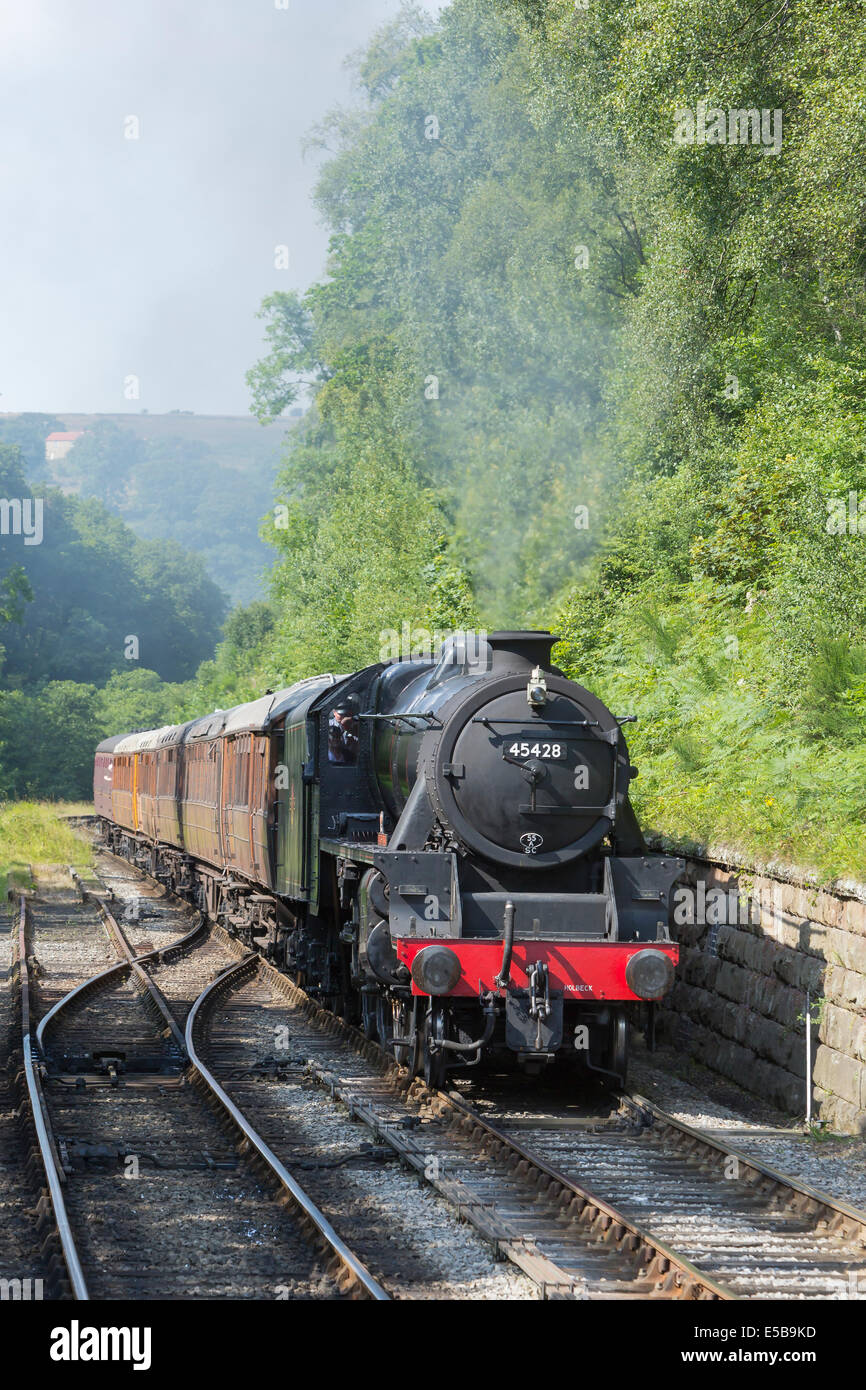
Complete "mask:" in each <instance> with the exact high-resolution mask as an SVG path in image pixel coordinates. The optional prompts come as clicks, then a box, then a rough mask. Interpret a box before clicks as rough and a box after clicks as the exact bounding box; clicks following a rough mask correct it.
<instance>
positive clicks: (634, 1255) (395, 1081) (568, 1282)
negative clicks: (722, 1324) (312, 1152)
mask: <svg viewBox="0 0 866 1390" xmlns="http://www.w3.org/2000/svg"><path fill="white" fill-rule="evenodd" d="M269 995H270V996H271V997H272V998H273V997H276V998H278V999H279V1000H281V1003H282V1010H281V1014H280V1016H281V1017H282V1019H283V1020H284V1031H285V1038H284V1044H283V1056H282V1057H281V1058H279V1057H275V1056H273V1055H271V1056H262V1057H261V1058H260V1066H261V1068H262V1070H265V1069H268V1068H271V1069H277V1068H281V1069H282V1072H283V1074H284V1076H286V1077H289V1076H291V1075H292V1074H294V1077H295V1078H296V1079H298V1078H300V1077H302V1076H306V1077H307V1078H309V1079H311V1080H313V1081H314V1082H316V1083H317V1084H318V1085H319V1086H320V1087H322V1088H323V1089H324V1090H325V1091H326V1092H328V1093H329V1094H330V1095H331V1096H332V1098H334V1099H337V1100H339V1101H341V1102H343V1104H344V1105H345V1106H346V1108H347V1110H348V1112H349V1114H350V1116H351V1117H352V1118H354V1119H355V1120H356V1121H361V1122H363V1123H364V1124H365V1125H366V1126H367V1127H368V1129H369V1130H370V1132H371V1133H372V1135H373V1136H374V1138H375V1140H376V1142H377V1143H378V1144H380V1145H382V1146H385V1147H387V1148H389V1149H391V1150H392V1151H393V1152H394V1153H395V1154H396V1155H397V1156H398V1157H399V1158H400V1160H401V1161H402V1162H403V1163H404V1164H405V1165H406V1166H407V1167H408V1168H410V1169H411V1170H413V1171H414V1172H415V1173H416V1174H418V1175H419V1176H421V1177H422V1178H423V1179H425V1180H426V1181H427V1182H428V1183H429V1184H430V1185H431V1187H432V1188H433V1189H434V1190H435V1191H436V1192H437V1193H438V1194H439V1195H440V1196H441V1197H443V1198H444V1199H445V1201H446V1202H447V1203H449V1204H450V1205H451V1206H452V1207H453V1208H454V1209H455V1210H456V1211H457V1212H458V1214H459V1216H460V1217H461V1219H463V1220H464V1221H466V1222H468V1223H470V1224H471V1225H472V1226H473V1227H474V1228H475V1229H476V1231H478V1232H479V1234H480V1235H481V1236H482V1237H483V1238H484V1239H485V1240H486V1241H488V1242H489V1243H490V1244H491V1245H492V1246H493V1247H494V1248H495V1250H496V1252H497V1254H498V1255H499V1257H500V1258H503V1259H506V1260H508V1261H510V1262H511V1263H512V1264H514V1265H515V1266H516V1267H517V1268H519V1269H520V1270H522V1271H523V1273H524V1274H525V1275H527V1276H528V1277H529V1278H530V1279H531V1280H532V1281H533V1283H534V1284H535V1285H536V1287H537V1289H538V1291H539V1294H540V1295H541V1296H542V1297H545V1298H551V1299H592V1298H604V1299H611V1298H641V1299H642V1298H656V1299H677V1298H695V1299H703V1298H724V1297H727V1296H728V1294H727V1293H726V1291H725V1290H723V1289H722V1288H721V1287H720V1286H718V1285H716V1283H715V1282H714V1281H713V1280H712V1279H711V1278H709V1277H708V1276H706V1275H704V1274H702V1273H701V1272H699V1271H698V1270H697V1269H695V1268H694V1267H693V1266H692V1265H691V1264H690V1262H689V1261H688V1260H686V1259H684V1258H683V1257H682V1256H680V1255H679V1254H678V1253H677V1252H675V1251H674V1250H672V1249H670V1248H668V1247H666V1246H665V1245H664V1244H663V1243H662V1242H660V1241H659V1240H656V1239H654V1238H653V1237H652V1236H651V1235H650V1234H649V1232H647V1231H646V1230H645V1229H643V1228H642V1227H641V1226H639V1225H638V1223H636V1222H635V1221H633V1220H630V1219H628V1218H626V1217H625V1216H624V1215H623V1214H622V1213H621V1212H619V1211H618V1210H616V1209H615V1208H613V1207H612V1206H611V1205H610V1204H609V1203H607V1202H605V1201H602V1200H599V1199H596V1198H595V1197H594V1196H593V1194H591V1193H589V1192H587V1191H586V1190H585V1189H583V1188H582V1187H581V1186H579V1185H578V1184H577V1183H575V1182H573V1181H567V1180H564V1179H561V1178H554V1177H552V1176H551V1175H550V1174H549V1173H548V1172H547V1171H546V1170H545V1168H544V1165H542V1164H540V1162H539V1161H537V1160H536V1159H534V1158H533V1157H532V1156H527V1155H525V1154H524V1153H523V1152H521V1151H519V1150H518V1148H517V1146H516V1145H515V1144H513V1143H512V1141H510V1140H509V1139H508V1138H507V1137H506V1136H504V1135H502V1134H499V1133H497V1132H496V1131H495V1130H493V1129H492V1127H490V1126H488V1125H487V1124H486V1123H485V1122H484V1121H482V1120H481V1119H480V1118H479V1117H478V1116H475V1115H473V1114H471V1112H470V1111H469V1110H468V1109H467V1107H465V1106H463V1105H462V1104H461V1103H460V1102H457V1101H456V1100H455V1099H454V1098H453V1097H451V1096H448V1095H444V1094H442V1093H439V1092H431V1091H428V1090H427V1088H426V1087H424V1086H423V1085H422V1084H421V1083H419V1082H417V1081H413V1080H410V1078H409V1077H408V1076H407V1075H406V1073H405V1072H404V1071H401V1070H400V1069H399V1068H397V1067H396V1065H395V1064H394V1063H393V1062H392V1061H391V1059H390V1058H388V1057H387V1056H386V1054H385V1053H384V1052H383V1051H382V1049H380V1048H379V1047H378V1046H377V1045H376V1044H374V1043H371V1042H370V1041H369V1040H368V1039H366V1038H365V1037H364V1036H363V1034H361V1033H360V1032H359V1031H358V1030H356V1029H355V1028H353V1027H351V1026H350V1025H348V1024H346V1023H345V1022H344V1021H343V1020H341V1019H338V1018H336V1017H335V1016H334V1015H333V1014H330V1013H329V1012H327V1011H326V1010H323V1009H320V1008H319V1007H318V1006H317V1005H316V1004H314V1003H313V1002H312V1001H311V1000H310V999H309V998H308V997H307V996H306V995H305V994H304V993H303V991H301V990H300V989H298V988H297V987H296V986H295V985H293V984H292V983H291V981H289V980H288V979H287V978H286V977H285V976H284V975H282V974H280V972H278V971H276V970H275V969H273V967H271V966H270V965H268V964H266V963H265V962H263V961H262V960H261V959H259V958H258V957H255V956H253V957H250V958H248V959H247V960H244V961H241V962H239V963H238V964H237V965H236V966H235V967H234V968H233V969H231V970H230V971H227V972H226V973H225V974H224V975H223V976H222V977H221V978H220V980H219V981H218V982H217V983H216V985H215V986H214V987H213V989H212V991H211V1004H210V1007H211V1022H210V1026H209V1031H208V1035H207V1037H206V1039H205V1040H204V1041H203V1046H204V1047H205V1048H206V1050H207V1052H208V1055H209V1057H210V1058H211V1066H212V1068H213V1070H214V1072H215V1074H216V1075H217V1077H218V1078H220V1079H221V1081H222V1083H223V1085H224V1086H225V1087H226V1089H227V1090H229V1091H233V1092H235V1093H237V1094H238V1095H240V1096H242V1097H243V1098H244V1104H245V1106H246V1107H247V1108H248V1107H249V1106H250V1105H253V1104H255V1099H254V1098H253V1097H252V1096H251V1087H253V1086H255V1084H256V1083H255V1081H254V1079H253V1078H252V1077H251V1076H250V1072H249V1065H248V1063H245V1065H244V1066H243V1068H242V1069H241V1070H238V1060H239V1049H238V1043H237V1034H238V1029H237V1028H234V1029H232V1027H231V1025H229V1026H228V1027H226V1023H225V1020H226V1018H227V1017H228V1016H230V1015H231V1014H232V1012H235V1011H243V1012H244V1013H245V1014H246V1015H247V1017H249V1016H250V1015H251V1014H253V1013H254V1012H255V1011H256V1010H261V1009H262V1007H263V1004H264V1003H265V1000H266V999H267V997H268V996H269ZM240 1031H241V1032H243V1029H241V1030H240ZM260 1103H261V1102H260ZM263 1104H264V1105H265V1106H267V1105H268V1102H267V1101H265V1102H263ZM269 1118H270V1123H271V1124H272V1125H273V1123H274V1120H275V1118H276V1115H275V1112H274V1111H273V1110H271V1112H270V1117H269ZM288 1123H289V1124H291V1121H290V1120H289V1121H288Z"/></svg>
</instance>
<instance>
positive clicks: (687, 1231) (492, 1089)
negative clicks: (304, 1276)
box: [127, 927, 866, 1300]
mask: <svg viewBox="0 0 866 1390" xmlns="http://www.w3.org/2000/svg"><path fill="white" fill-rule="evenodd" d="M150 944H151V943H150V941H149V940H148V939H147V937H146V935H145V937H144V938H142V939H140V940H139V942H138V947H137V948H138V949H140V947H141V946H142V945H150ZM156 955H157V956H158V957H159V961H160V964H159V970H160V982H161V984H164V987H165V989H166V994H167V995H168V996H169V999H170V1001H171V1004H170V1010H169V1012H170V1014H171V1016H172V1017H173V1018H174V1020H175V1023H176V1025H177V1027H178V1031H180V1027H181V1025H182V1026H183V1043H184V1052H185V1054H187V1055H188V1056H189V1062H190V1065H191V1069H192V1073H193V1075H194V1076H195V1079H196V1084H197V1086H198V1087H199V1088H200V1089H201V1090H202V1092H203V1093H208V1094H209V1095H210V1099H211V1103H212V1104H213V1103H216V1104H217V1105H218V1106H220V1107H221V1108H222V1111H223V1114H224V1116H225V1117H227V1118H228V1120H229V1121H234V1122H237V1119H238V1116H239V1115H240V1116H241V1117H243V1119H244V1120H245V1121H246V1123H247V1124H248V1125H249V1126H250V1128H251V1129H253V1128H254V1130H255V1135H256V1142H253V1143H252V1144H250V1142H249V1140H248V1139H247V1141H246V1143H247V1147H248V1148H251V1149H252V1151H253V1152H254V1153H255V1154H256V1157H257V1159H258V1160H259V1161H267V1160H272V1161H275V1162H276V1164H281V1165H282V1166H283V1167H284V1168H286V1169H287V1170H291V1172H292V1173H293V1174H294V1175H295V1176H296V1177H297V1175H298V1174H299V1173H302V1174H303V1182H304V1189H305V1191H306V1192H307V1194H308V1195H309V1196H310V1198H311V1200H313V1201H314V1202H315V1204H316V1205H317V1208H318V1209H319V1210H320V1211H321V1212H322V1213H323V1214H324V1218H325V1219H326V1220H329V1221H331V1222H332V1223H333V1226H334V1228H335V1229H336V1230H339V1231H340V1232H341V1234H342V1235H343V1238H344V1239H347V1240H349V1241H350V1242H351V1245H352V1248H353V1249H355V1250H356V1251H358V1254H359V1258H360V1259H361V1260H363V1261H364V1263H365V1265H367V1266H368V1267H369V1269H370V1270H372V1271H373V1272H374V1275H375V1277H376V1279H378V1280H379V1281H380V1282H381V1284H382V1286H383V1287H385V1288H387V1289H389V1291H393V1292H394V1295H395V1296H397V1297H419V1296H420V1297H424V1296H433V1297H436V1296H445V1297H453V1296H455V1295H454V1293H453V1282H454V1281H453V1280H451V1281H450V1282H451V1285H452V1287H449V1278H448V1270H447V1261H444V1262H443V1265H442V1268H441V1270H440V1271H439V1277H436V1276H435V1275H434V1276H433V1277H431V1274H430V1272H429V1269H427V1270H425V1268H424V1258H423V1256H422V1254H421V1253H420V1252H419V1251H418V1250H414V1251H413V1250H412V1249H411V1248H410V1245H411V1242H410V1240H409V1239H408V1231H407V1230H406V1229H403V1230H402V1231H401V1232H400V1236H401V1238H400V1239H395V1227H396V1226H399V1216H398V1207H399V1202H395V1201H394V1199H393V1192H392V1191H391V1190H389V1186H388V1185H389V1183H393V1181H394V1166H393V1164H392V1165H390V1166H389V1164H388V1158H389V1156H393V1157H394V1158H398V1159H399V1160H400V1162H401V1164H402V1165H403V1166H404V1168H405V1169H407V1170H408V1171H409V1172H410V1173H414V1174H416V1175H418V1176H420V1177H421V1178H423V1179H424V1181H425V1183H426V1184H427V1187H428V1190H429V1191H430V1192H432V1193H435V1194H436V1196H437V1198H439V1199H442V1200H443V1201H444V1202H445V1203H447V1204H449V1205H450V1207H451V1209H452V1210H453V1211H454V1212H455V1214H456V1215H457V1216H459V1218H460V1220H461V1221H463V1222H467V1223H469V1225H471V1227H472V1228H473V1229H474V1230H475V1231H476V1232H477V1233H478V1235H480V1236H481V1237H482V1238H483V1240H485V1241H486V1242H487V1243H488V1244H489V1245H490V1246H491V1247H493V1249H494V1250H495V1252H496V1254H497V1256H498V1257H499V1258H501V1259H504V1260H507V1261H509V1262H510V1263H511V1265H513V1266H514V1268H515V1270H519V1271H521V1273H522V1274H523V1275H524V1276H525V1277H526V1279H528V1280H531V1281H532V1283H533V1284H534V1286H535V1288H536V1290H537V1293H538V1294H539V1295H540V1296H542V1297H547V1298H567V1299H574V1298H579V1299H611V1298H620V1299H622V1298H626V1299H633V1298H640V1299H647V1298H648V1299H663V1300H664V1299H725V1300H728V1299H736V1298H746V1299H748V1298H778V1299H796V1298H800V1299H824V1298H844V1297H857V1296H858V1293H857V1292H856V1291H857V1290H858V1289H860V1288H862V1287H863V1284H864V1283H866V1213H864V1212H861V1211H858V1210H855V1209H854V1208H851V1207H847V1206H846V1205H845V1204H844V1203H842V1202H839V1201H837V1200H836V1199H834V1198H832V1197H829V1196H828V1195H827V1194H824V1193H820V1192H816V1191H813V1190H812V1189H809V1188H805V1187H804V1186H803V1185H802V1184H800V1183H798V1182H796V1181H795V1180H793V1179H790V1178H788V1177H787V1176H786V1175H784V1174H782V1173H777V1172H775V1171H773V1170H771V1169H769V1168H767V1167H766V1166H765V1165H763V1164H761V1163H760V1162H758V1161H757V1160H755V1159H754V1158H751V1157H747V1156H746V1155H744V1154H741V1153H739V1152H738V1151H737V1150H735V1149H732V1148H731V1147H730V1146H729V1145H727V1143H722V1142H719V1141H718V1140H716V1139H714V1138H713V1137H711V1136H709V1135H707V1134H705V1133H702V1132H699V1131H696V1130H691V1129H690V1128H689V1127H688V1126H686V1125H683V1124H682V1123H680V1122H679V1121H677V1120H675V1119H674V1118H673V1117H672V1116H669V1115H666V1114H665V1113H664V1112H663V1111H661V1110H659V1109H658V1108H657V1107H655V1106H654V1105H652V1104H651V1103H650V1102H648V1101H644V1100H643V1099H642V1098H640V1097H628V1096H623V1097H622V1098H620V1101H619V1103H618V1105H617V1104H616V1103H615V1104H614V1108H613V1110H612V1111H611V1107H610V1106H609V1105H608V1106H607V1107H605V1109H604V1111H603V1112H598V1113H594V1112H593V1109H592V1107H591V1106H587V1105H586V1104H584V1103H582V1102H580V1101H576V1102H575V1101H572V1102H563V1101H561V1100H559V1101H557V1102H555V1103H550V1098H549V1097H548V1096H546V1095H545V1094H544V1093H543V1092H541V1091H539V1093H538V1094H537V1095H536V1094H535V1093H533V1102H532V1105H533V1108H532V1110H531V1111H530V1112H527V1111H526V1110H525V1109H524V1110H521V1108H520V1105H519V1102H518V1103H515V1099H514V1096H513V1095H512V1096H511V1097H509V1095H508V1094H507V1089H506V1091H505V1092H503V1093H502V1094H499V1093H498V1092H497V1089H496V1086H495V1085H493V1084H492V1083H490V1082H484V1083H483V1084H481V1083H474V1084H472V1085H469V1086H467V1087H466V1088H465V1089H463V1090H462V1091H461V1092H457V1091H451V1092H449V1093H447V1094H445V1093H442V1092H435V1091H430V1090H428V1089H427V1088H426V1087H425V1086H424V1085H423V1084H421V1083H420V1082H419V1081H417V1080H412V1079H410V1078H409V1077H408V1076H407V1074H406V1073H405V1072H404V1071H402V1070H401V1069H399V1068H398V1067H396V1065H395V1064H394V1062H393V1060H392V1059H391V1057H390V1056H389V1055H388V1054H386V1053H385V1052H384V1051H383V1050H382V1049H380V1048H379V1047H378V1046H377V1045H376V1044H375V1043H372V1042H370V1041H369V1040H368V1039H367V1038H365V1037H364V1036H363V1034H361V1033H360V1032H359V1031H358V1030H356V1029H354V1028H353V1027H351V1026H350V1025H348V1024H347V1023H345V1022H344V1021H343V1020H341V1019H338V1018H336V1017H335V1016H334V1015H333V1014H331V1013H329V1012H328V1011H326V1010H323V1009H320V1008H319V1007H318V1006H317V1005H316V1004H315V1003H314V1002H313V1001H312V1000H310V999H309V998H308V997H307V996H306V995H305V994H304V993H303V991H302V990H300V989H298V988H297V987H296V986H295V985H294V984H293V983H292V982H291V981H290V980H289V979H288V978H287V977H286V976H284V975H282V974H281V973H280V972H278V971H277V970H275V969H274V968H273V967H272V966H270V965H269V964H267V963H266V962H265V961H263V960H262V959H261V958H260V957H258V956H255V955H251V956H246V957H242V958H239V957H241V956H242V953H241V948H240V947H239V945H238V943H237V942H235V941H234V940H233V939H232V938H231V937H229V936H228V934H227V933H225V932H223V931H222V929H221V928H219V927H211V929H210V934H209V936H208V938H207V942H206V950H203V948H202V944H201V943H200V944H199V947H198V949H196V950H193V951H188V952H185V953H183V954H181V955H179V956H177V957H176V959H175V961H174V963H172V962H171V959H170V955H171V953H170V952H166V951H157V952H156ZM127 964H129V961H127ZM156 968H157V966H156V963H155V962H150V963H148V962H145V966H144V967H142V970H143V973H147V972H149V971H150V969H156ZM215 971H216V972H218V973H216V975H215ZM208 972H209V973H210V978H209V979H208V978H206V977H207V975H208ZM166 1008H167V1009H168V1004H167V1005H166ZM163 1021H164V1022H165V1019H164V1020H163ZM169 1035H171V1037H172V1041H173V1044H174V1045H175V1046H176V1045H177V1037H176V1036H174V1035H173V1034H171V1029H170V1027H169V1026H168V1025H166V1029H165V1031H164V1037H163V1043H164V1045H165V1046H169V1043H168V1038H169ZM316 1089H317V1090H318V1095H319V1107H318V1113H316V1106H315V1104H314V1103H313V1101H312V1099H311V1092H312V1091H313V1090H316ZM524 1097H525V1092H524ZM334 1100H337V1101H338V1102H340V1103H341V1104H340V1106H336V1107H335V1106H334V1105H333V1101H334ZM539 1101H541V1107H542V1108H541V1109H539V1108H538V1104H539ZM323 1106H324V1109H323ZM235 1112H237V1113H235ZM326 1112H327V1113H326ZM358 1122H361V1123H363V1125H365V1126H366V1128H367V1130H368V1131H369V1137H368V1142H366V1143H365V1142H364V1141H359V1140H358V1139H357V1137H356V1136H357V1131H358ZM323 1126H324V1127H325V1130H327V1129H328V1126H330V1127H331V1130H332V1131H333V1133H332V1134H331V1139H330V1141H327V1142H326V1141H325V1140H323V1128H322V1127H323ZM337 1131H338V1132H337ZM362 1132H363V1131H362ZM335 1135H336V1137H335ZM259 1146H260V1147H259ZM323 1146H324V1149H325V1150H326V1152H325V1154H324V1156H323ZM389 1218H390V1219H389ZM413 1261H414V1267H413ZM861 1280H862V1283H861V1282H860V1281H861ZM852 1291H853V1292H852ZM506 1296H509V1295H506ZM510 1296H512V1297H515V1296H516V1297H519V1296H525V1294H524V1295H521V1294H520V1293H512V1294H511V1295H510Z"/></svg>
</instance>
